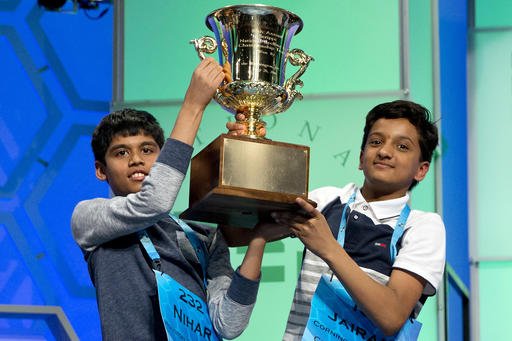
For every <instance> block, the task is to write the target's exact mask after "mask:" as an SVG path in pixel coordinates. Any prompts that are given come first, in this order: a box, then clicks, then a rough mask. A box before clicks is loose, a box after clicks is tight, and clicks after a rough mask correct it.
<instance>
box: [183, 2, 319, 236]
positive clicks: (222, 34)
mask: <svg viewBox="0 0 512 341" xmlns="http://www.w3.org/2000/svg"><path fill="white" fill-rule="evenodd" d="M206 25H207V27H208V28H209V29H210V30H212V31H213V33H214V35H215V38H212V37H208V36H205V37H202V38H200V39H195V40H193V41H191V43H193V44H194V46H195V48H196V51H197V53H198V55H199V57H200V58H204V56H205V53H209V54H211V53H214V52H215V51H217V52H218V58H219V63H220V64H221V65H224V66H225V69H226V67H227V69H228V70H229V72H230V73H231V74H230V76H231V77H229V78H231V79H230V80H229V82H225V84H223V85H222V86H220V87H219V89H218V90H217V92H216V94H215V96H214V99H215V101H216V102H218V103H219V104H220V105H221V107H223V108H224V109H225V110H227V111H229V112H231V113H233V114H236V113H237V112H242V113H244V115H245V119H244V120H243V121H241V123H243V124H245V126H246V128H247V129H246V135H245V136H232V135H228V134H221V135H220V136H219V137H218V138H216V139H215V140H214V141H213V142H211V143H210V144H209V145H208V146H207V147H206V148H204V149H203V150H202V151H200V152H199V153H198V154H197V155H196V156H194V158H193V159H192V163H191V173H190V179H191V180H190V198H189V208H188V209H187V210H186V211H184V212H183V213H182V214H181V215H180V217H181V218H183V219H189V220H198V221H206V222H212V223H219V224H226V225H230V226H239V227H247V228H251V227H254V226H255V224H256V223H257V222H258V221H265V220H269V219H270V213H271V212H273V211H280V210H297V209H298V208H299V207H298V205H297V204H296V203H295V198H296V197H302V198H304V199H306V200H307V194H308V179H309V147H307V146H302V145H295V144H289V143H284V142H277V141H272V140H270V139H267V138H265V137H263V136H260V135H259V132H260V129H261V128H262V127H264V126H265V122H264V121H262V120H261V117H262V116H265V115H272V114H277V113H281V112H284V111H286V110H287V109H288V108H289V107H290V106H291V105H292V103H293V102H294V100H295V99H296V98H298V99H302V95H301V94H300V92H298V91H297V90H296V89H295V88H296V86H302V85H303V84H302V81H301V80H300V79H299V77H300V76H301V75H302V74H303V73H304V72H305V71H306V69H307V67H308V65H309V63H310V61H311V60H313V58H312V57H310V56H309V55H307V54H306V53H304V51H302V50H300V49H292V50H290V49H289V47H290V42H291V39H292V37H293V36H294V35H295V34H297V33H299V32H300V31H301V29H302V26H303V23H302V20H301V19H300V18H299V17H298V16H297V15H295V14H293V13H291V12H289V11H286V10H284V9H281V8H277V7H272V6H265V5H235V6H227V7H223V8H220V9H218V10H215V11H213V12H211V13H210V14H208V15H207V17H206ZM288 61H289V62H290V63H291V64H292V65H293V66H296V67H298V70H297V71H296V72H295V73H294V74H293V75H292V76H291V77H290V78H288V79H286V77H285V70H286V64H287V62H288ZM239 122H240V121H239ZM310 202H311V201H310ZM311 203H313V202H311ZM313 204H314V203H313Z"/></svg>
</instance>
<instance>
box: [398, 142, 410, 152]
mask: <svg viewBox="0 0 512 341" xmlns="http://www.w3.org/2000/svg"><path fill="white" fill-rule="evenodd" d="M398 149H399V150H404V151H405V150H409V146H408V145H406V144H403V143H401V144H399V145H398Z"/></svg>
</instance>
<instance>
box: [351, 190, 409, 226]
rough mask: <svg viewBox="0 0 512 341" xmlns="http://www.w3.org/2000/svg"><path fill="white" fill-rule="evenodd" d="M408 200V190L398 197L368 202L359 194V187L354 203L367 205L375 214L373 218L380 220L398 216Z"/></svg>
mask: <svg viewBox="0 0 512 341" xmlns="http://www.w3.org/2000/svg"><path fill="white" fill-rule="evenodd" d="M408 201H409V192H407V193H406V194H405V195H404V196H403V197H400V198H396V199H390V200H383V201H372V202H371V203H368V202H366V200H365V198H364V197H363V195H362V194H361V189H360V188H358V189H357V192H356V198H355V201H354V204H355V205H357V206H358V207H359V206H360V205H368V206H369V207H370V208H371V210H372V213H373V214H374V215H375V218H377V219H379V220H382V219H389V218H393V217H398V216H400V213H401V212H402V209H403V208H404V206H405V204H407V202H408Z"/></svg>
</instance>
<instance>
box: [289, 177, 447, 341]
mask: <svg viewBox="0 0 512 341" xmlns="http://www.w3.org/2000/svg"><path fill="white" fill-rule="evenodd" d="M354 191H355V192H356V197H355V200H354V202H353V203H352V204H351V205H350V206H349V208H350V210H351V211H352V212H353V211H356V212H358V214H364V215H365V216H366V217H367V218H369V219H371V221H373V223H374V224H376V225H377V224H386V225H389V226H390V227H391V228H394V227H395V225H396V222H397V220H398V217H399V216H400V212H401V211H402V209H403V207H404V206H405V204H406V203H407V202H408V201H409V195H408V194H407V195H405V196H404V197H401V198H397V199H392V200H385V201H376V202H370V203H368V202H366V200H365V199H364V198H363V196H362V194H361V191H360V189H359V188H357V186H356V185H355V184H352V183H351V184H348V185H346V186H345V187H343V188H338V187H322V188H319V189H316V190H314V191H312V192H311V193H310V194H309V198H310V199H311V200H313V201H315V202H317V204H318V206H317V209H318V210H319V211H322V210H323V209H324V208H325V207H326V206H327V205H328V204H330V203H332V202H333V200H340V201H341V203H346V202H347V201H348V199H349V198H350V196H351V195H352V194H353V193H354ZM347 237H348V236H347ZM368 250H369V251H368V252H371V246H369V248H368ZM356 262H357V260H356ZM444 265H445V228H444V224H443V221H442V219H441V217H440V216H439V215H438V214H436V213H430V212H423V211H418V210H411V212H410V214H409V217H408V219H407V222H406V226H405V230H404V234H403V236H402V240H401V243H400V248H399V251H398V255H397V257H396V259H395V262H394V263H393V268H400V269H404V270H407V271H409V272H412V273H415V274H417V275H418V276H420V277H422V278H424V279H425V280H426V281H427V285H426V286H425V288H424V290H423V295H425V296H432V295H434V294H435V293H436V290H437V288H438V286H439V283H440V281H441V279H442V277H443V271H444ZM361 269H362V270H363V271H365V272H366V273H367V274H368V275H369V276H370V277H371V278H373V279H374V280H376V281H377V282H379V283H381V284H384V285H385V284H386V283H387V282H388V281H389V276H387V274H383V273H380V272H378V271H375V270H373V269H371V266H368V267H361ZM329 271H330V269H329V267H328V266H327V264H326V263H325V262H324V261H323V260H322V259H320V258H319V257H317V256H316V255H314V254H313V253H312V252H310V251H309V250H307V249H306V250H305V255H304V260H303V264H302V269H301V273H300V276H299V280H298V282H297V287H296V289H295V294H294V299H293V303H292V307H291V310H290V315H289V317H288V323H287V326H286V331H285V335H284V337H283V340H300V339H301V338H302V334H303V332H304V328H305V326H306V323H307V320H308V317H309V311H310V307H311V299H312V298H313V295H314V292H315V290H316V287H317V285H318V281H319V280H320V277H321V275H322V274H323V273H327V272H329ZM421 307H422V304H421V303H420V302H418V304H417V306H416V308H415V311H414V315H415V316H417V314H418V313H419V311H420V309H421Z"/></svg>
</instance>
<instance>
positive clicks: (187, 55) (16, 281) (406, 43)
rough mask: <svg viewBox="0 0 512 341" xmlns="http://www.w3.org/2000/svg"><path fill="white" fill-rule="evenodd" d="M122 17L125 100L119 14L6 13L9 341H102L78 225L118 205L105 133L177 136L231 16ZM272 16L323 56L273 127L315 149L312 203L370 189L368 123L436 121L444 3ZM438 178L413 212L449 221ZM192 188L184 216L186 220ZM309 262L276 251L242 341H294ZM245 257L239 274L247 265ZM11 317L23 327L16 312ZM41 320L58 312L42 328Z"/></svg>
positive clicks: (1, 131) (171, 11)
mask: <svg viewBox="0 0 512 341" xmlns="http://www.w3.org/2000/svg"><path fill="white" fill-rule="evenodd" d="M122 3H124V7H125V16H124V30H123V32H121V33H122V35H123V36H124V43H125V45H124V47H125V48H124V50H123V52H124V58H122V59H116V60H115V63H116V65H115V66H124V67H123V68H122V70H123V71H124V73H123V72H121V73H120V75H122V76H124V77H123V78H120V81H122V84H121V85H123V86H124V92H122V93H116V94H115V96H114V97H112V96H111V94H112V92H113V89H112V86H111V85H112V74H113V67H112V59H113V58H112V46H113V39H112V36H113V27H114V20H113V18H114V15H113V9H112V8H110V10H109V11H108V12H107V13H106V14H105V15H104V16H102V17H101V18H98V17H97V16H98V15H99V14H100V12H99V11H89V12H84V11H79V12H78V13H76V14H64V13H50V12H45V11H43V10H42V9H40V8H38V7H37V5H36V2H35V1H32V0H8V1H0V56H1V58H0V59H1V63H0V71H1V72H0V74H1V75H2V77H1V81H0V155H1V156H0V158H1V162H0V305H1V306H0V340H12V339H30V340H52V339H54V336H53V334H52V330H56V329H55V328H56V326H57V325H59V324H58V323H57V324H56V323H54V322H56V317H57V316H59V317H62V316H65V317H66V320H65V321H64V322H66V321H69V322H70V326H71V327H72V328H73V329H74V331H75V332H76V335H77V336H78V337H79V338H80V339H82V340H98V339H100V329H99V319H98V312H97V309H96V303H95V297H94V288H93V286H92V284H91V282H90V279H89V275H88V273H87V266H86V263H85V262H84V261H83V256H82V253H81V252H80V250H79V248H78V247H77V246H76V244H75V243H74V241H73V239H72V236H71V231H70V226H69V222H70V217H71V212H72V210H73V207H74V205H76V203H77V202H78V201H80V200H83V199H87V198H92V197H97V196H104V197H107V196H108V195H109V191H108V188H107V186H106V185H105V184H104V183H100V182H99V181H97V179H96V178H95V177H94V164H93V156H92V152H91V151H90V146H89V143H90V135H91V132H92V130H93V128H94V126H95V125H96V124H97V123H98V122H99V120H100V119H101V117H102V116H103V115H104V114H106V113H107V112H108V111H109V110H110V109H111V108H120V107H124V106H135V107H138V108H142V109H146V110H149V111H151V112H153V113H154V114H155V115H156V116H157V117H158V119H159V120H160V122H161V123H162V125H163V126H164V128H165V130H166V132H167V133H168V132H169V130H170V128H171V126H172V124H173V122H174V119H175V117H176V113H177V111H178V108H179V105H180V102H181V99H182V97H183V94H184V93H185V90H186V86H187V84H188V81H189V79H190V75H191V72H192V70H193V69H194V67H195V66H196V65H197V63H198V62H199V60H198V58H197V55H196V52H195V51H194V49H193V47H192V46H191V45H190V44H189V43H188V42H189V40H190V39H193V38H197V37H200V36H202V35H205V34H211V33H210V32H209V31H208V29H207V28H206V26H205V24H204V19H205V16H206V15H207V14H208V13H209V12H210V11H212V10H214V9H216V8H218V7H221V6H224V5H230V4H232V3H228V2H227V1H218V2H215V4H213V2H206V1H194V2H190V1H189V2H185V1H183V2H177V1H168V0H152V1H150V2H149V1H145V2H143V1H123V2H122ZM267 3H268V4H270V5H276V6H280V7H283V8H286V9H288V10H290V11H293V12H295V13H296V14H298V15H299V16H300V17H301V18H302V19H303V20H304V28H303V30H302V32H300V34H299V35H298V36H296V37H295V38H294V39H293V40H292V47H297V48H301V49H303V50H305V51H306V52H307V53H309V54H311V55H312V56H314V57H315V61H314V62H312V63H311V66H310V67H309V69H308V71H307V72H306V73H305V74H304V76H303V77H302V79H303V81H304V87H303V88H302V89H300V90H301V91H302V92H303V94H304V100H303V101H296V103H294V104H293V106H292V107H291V108H290V109H289V110H288V111H287V112H285V113H282V114H279V115H277V116H273V117H269V118H268V120H267V122H268V136H269V137H270V138H272V139H274V140H277V141H283V142H290V143H297V144H305V145H309V146H310V147H311V169H310V170H311V173H310V188H317V187H319V186H324V185H339V186H343V185H344V184H346V183H347V182H349V181H353V182H357V183H359V184H360V183H361V180H362V176H361V174H360V173H359V171H358V170H357V164H358V162H357V160H358V155H359V146H360V140H361V136H362V128H363V118H364V116H365V114H366V113H367V112H368V110H369V109H371V108H372V107H373V106H375V105H376V104H378V103H380V102H383V101H388V100H393V99H396V98H404V97H408V98H410V99H412V100H415V101H418V102H420V103H422V104H424V105H425V106H427V107H428V108H432V107H433V102H434V100H433V92H434V90H433V76H432V75H433V67H432V65H433V59H432V41H433V39H432V27H431V20H432V19H431V18H432V16H431V2H430V1H424V0H411V1H399V0H386V1H382V0H343V1H335V0H329V1H322V2H319V1H301V2H297V1H290V0H286V1H269V2H267ZM401 19H404V21H401ZM287 71H288V75H291V74H292V73H293V71H294V67H293V66H290V65H289V66H288V70H287ZM118 85H120V84H119V83H118ZM110 102H113V103H110ZM228 119H230V115H229V114H227V113H226V112H225V111H223V110H222V109H221V108H220V107H219V106H218V105H217V104H216V103H214V102H212V103H211V105H209V107H208V108H207V112H206V115H205V119H204V121H203V123H202V125H201V128H200V132H199V136H198V138H197V140H196V142H195V150H196V152H197V151H199V150H201V149H202V148H204V147H205V146H206V144H207V143H209V142H210V141H211V140H213V139H214V138H215V137H216V136H218V135H219V134H220V133H222V132H225V122H226V121H227V120H228ZM434 170H435V169H434V167H432V169H431V172H430V174H429V176H428V178H427V179H426V180H425V181H424V182H423V183H421V184H420V185H419V186H418V187H417V188H416V189H415V190H414V192H413V199H412V206H413V207H414V208H418V209H423V210H429V211H432V210H435V181H434V180H435V177H436V174H435V172H434ZM188 181H189V179H188V177H187V179H186V184H185V186H184V187H183V189H182V191H181V192H180V195H179V198H178V201H177V203H176V206H175V208H174V211H175V213H179V212H180V211H182V210H184V209H185V208H186V207H187V202H188ZM447 229H448V230H449V229H450V226H447ZM302 249H303V248H302V246H301V244H300V243H299V242H298V241H297V240H291V239H289V240H284V241H280V242H275V243H272V244H269V245H268V247H267V249H266V254H265V259H264V264H263V265H264V268H263V278H262V285H261V289H260V294H259V298H258V304H257V306H256V308H255V312H254V315H253V317H252V319H251V324H250V326H249V328H248V329H247V331H246V332H245V333H244V334H243V335H242V336H241V338H240V339H241V340H261V339H266V340H279V339H281V336H282V334H283V330H284V327H285V323H286V319H287V314H288V310H289V308H290V305H291V300H292V295H293V290H294V286H295V281H296V279H297V272H298V269H299V263H300V255H301V252H302ZM231 251H232V252H231V254H232V262H233V265H234V266H237V265H238V264H239V263H240V261H241V259H242V256H243V250H242V249H236V248H234V249H232V250H231ZM3 305H8V306H9V307H13V306H16V307H19V306H22V307H23V309H22V310H23V313H21V314H13V313H5V311H6V309H7V308H6V307H5V306H3ZM40 306H42V307H43V308H44V307H49V306H51V307H54V308H51V309H50V310H47V313H46V314H43V315H34V312H36V311H37V309H39V308H40ZM57 308H58V309H57ZM2 309H4V310H2ZM59 309H62V311H60V310H59ZM23 317H26V318H23ZM420 320H421V321H422V322H424V327H423V331H422V334H421V339H422V340H434V339H436V333H437V326H436V299H430V300H428V301H427V305H426V306H425V308H424V309H423V311H422V313H421V315H420ZM60 321H61V322H62V320H60ZM52 327H53V329H52ZM57 329H58V328H57Z"/></svg>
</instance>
